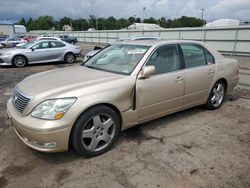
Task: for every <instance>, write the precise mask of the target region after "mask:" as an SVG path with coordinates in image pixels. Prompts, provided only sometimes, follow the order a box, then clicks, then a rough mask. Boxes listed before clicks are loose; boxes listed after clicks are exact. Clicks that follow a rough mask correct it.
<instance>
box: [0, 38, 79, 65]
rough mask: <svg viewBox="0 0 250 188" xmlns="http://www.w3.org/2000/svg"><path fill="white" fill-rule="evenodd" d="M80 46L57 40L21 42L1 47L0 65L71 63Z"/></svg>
mask: <svg viewBox="0 0 250 188" xmlns="http://www.w3.org/2000/svg"><path fill="white" fill-rule="evenodd" d="M80 50H81V49H80V46H77V45H72V44H69V43H67V42H64V41H58V40H41V41H34V42H30V43H26V44H23V45H22V46H20V47H18V48H12V49H2V50H1V51H0V65H1V66H5V65H14V66H16V67H24V66H26V65H27V64H34V63H48V62H56V61H64V62H66V63H73V62H74V61H75V58H76V56H78V55H79V54H80Z"/></svg>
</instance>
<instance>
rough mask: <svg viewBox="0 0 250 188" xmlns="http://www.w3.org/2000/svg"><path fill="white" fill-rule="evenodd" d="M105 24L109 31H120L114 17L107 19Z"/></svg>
mask: <svg viewBox="0 0 250 188" xmlns="http://www.w3.org/2000/svg"><path fill="white" fill-rule="evenodd" d="M105 23H106V28H107V29H108V30H113V29H118V26H117V20H116V19H115V18H114V17H113V16H110V17H109V18H108V19H106V21H105ZM119 29H120V28H119Z"/></svg>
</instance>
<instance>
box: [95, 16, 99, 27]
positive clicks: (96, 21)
mask: <svg viewBox="0 0 250 188" xmlns="http://www.w3.org/2000/svg"><path fill="white" fill-rule="evenodd" d="M95 27H96V30H98V19H97V17H95Z"/></svg>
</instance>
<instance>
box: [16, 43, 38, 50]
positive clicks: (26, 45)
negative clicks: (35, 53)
mask: <svg viewBox="0 0 250 188" xmlns="http://www.w3.org/2000/svg"><path fill="white" fill-rule="evenodd" d="M33 44H35V43H34V42H27V43H24V44H23V45H21V46H19V47H18V48H24V49H27V48H29V47H30V46H32V45H33Z"/></svg>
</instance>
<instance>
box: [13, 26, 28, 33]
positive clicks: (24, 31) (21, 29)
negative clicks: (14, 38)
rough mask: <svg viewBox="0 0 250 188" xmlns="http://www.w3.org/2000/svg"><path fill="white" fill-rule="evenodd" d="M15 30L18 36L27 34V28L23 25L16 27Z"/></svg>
mask: <svg viewBox="0 0 250 188" xmlns="http://www.w3.org/2000/svg"><path fill="white" fill-rule="evenodd" d="M14 28H15V33H16V34H23V33H26V32H27V30H26V27H25V26H23V25H14Z"/></svg>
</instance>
